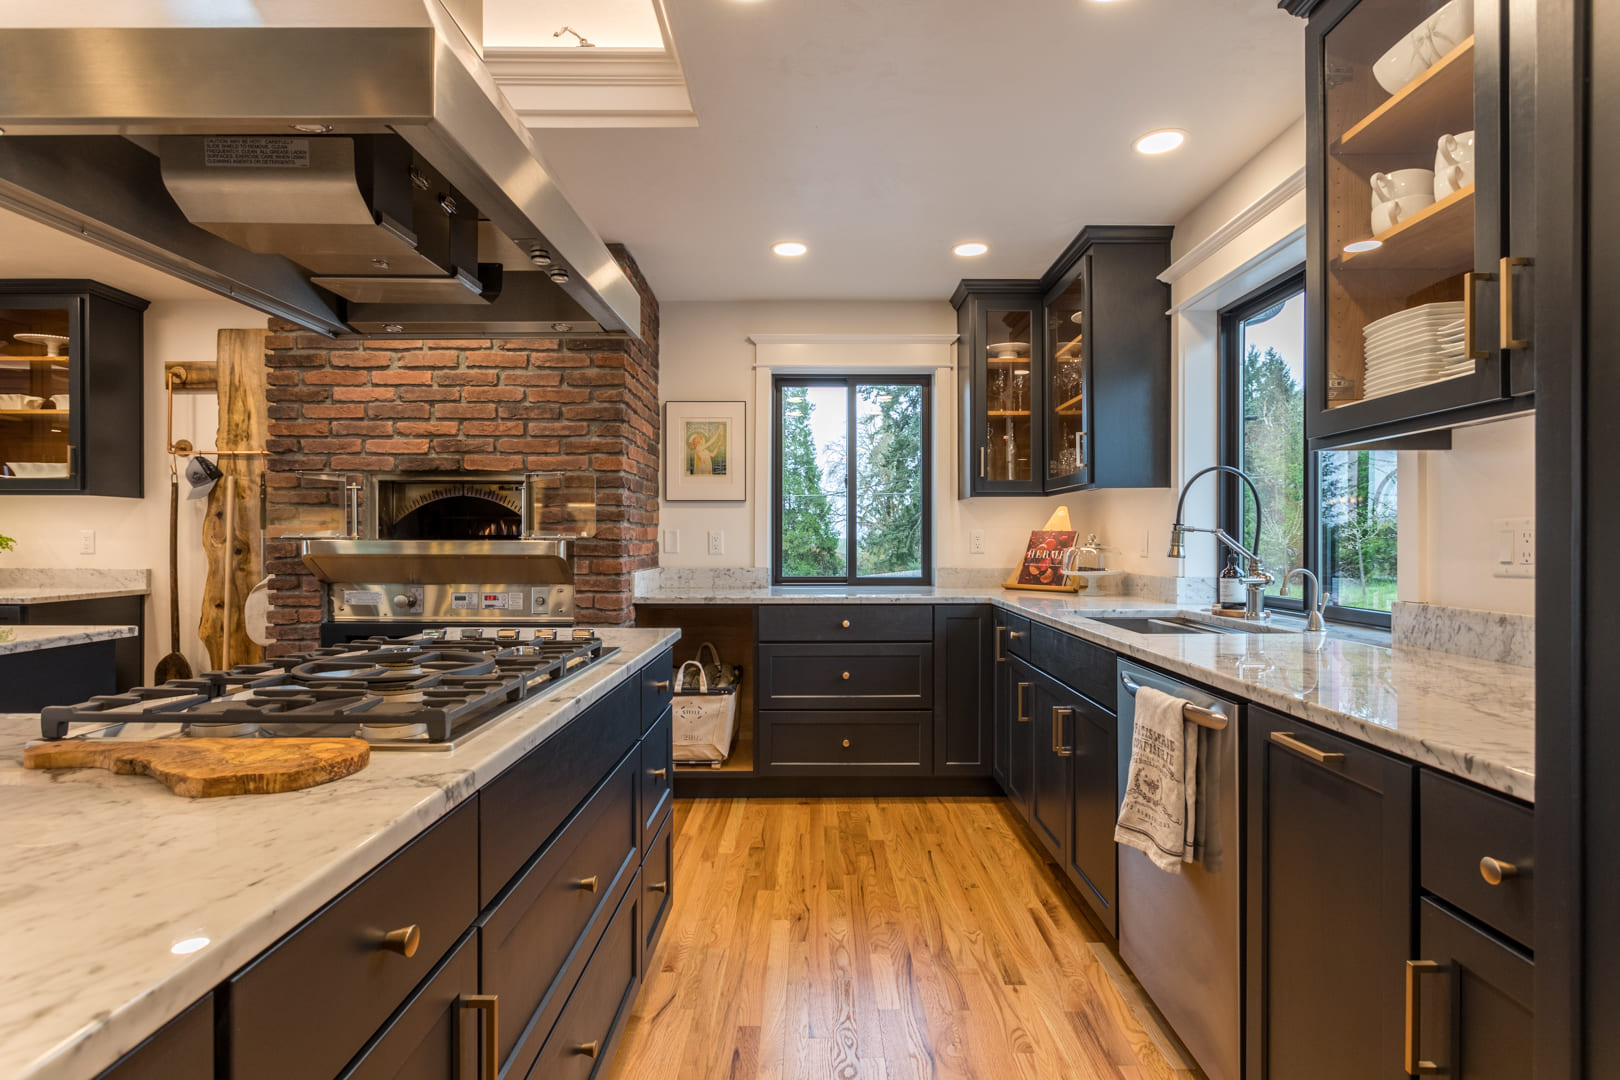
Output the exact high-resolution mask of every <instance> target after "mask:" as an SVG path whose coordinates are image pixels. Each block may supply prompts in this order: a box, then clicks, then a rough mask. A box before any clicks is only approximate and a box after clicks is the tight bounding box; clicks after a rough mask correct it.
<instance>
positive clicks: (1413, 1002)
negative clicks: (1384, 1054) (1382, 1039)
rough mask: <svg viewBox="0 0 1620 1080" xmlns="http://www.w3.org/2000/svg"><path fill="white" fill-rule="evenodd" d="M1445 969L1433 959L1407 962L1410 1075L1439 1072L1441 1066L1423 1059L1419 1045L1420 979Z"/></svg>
mask: <svg viewBox="0 0 1620 1080" xmlns="http://www.w3.org/2000/svg"><path fill="white" fill-rule="evenodd" d="M1443 970H1445V969H1444V968H1442V967H1441V966H1440V965H1439V964H1437V963H1435V962H1434V961H1433V960H1408V961H1407V962H1406V1074H1407V1075H1408V1076H1422V1075H1423V1074H1425V1073H1437V1072H1439V1071H1440V1066H1438V1065H1436V1064H1435V1063H1434V1062H1432V1061H1425V1060H1424V1059H1423V1052H1422V1050H1421V1049H1420V1048H1419V1047H1418V1036H1419V1029H1420V1028H1421V1026H1422V1023H1423V1017H1422V1012H1421V1009H1420V1007H1419V1005H1418V980H1419V979H1420V978H1422V977H1423V976H1424V975H1434V974H1436V973H1438V972H1440V971H1443Z"/></svg>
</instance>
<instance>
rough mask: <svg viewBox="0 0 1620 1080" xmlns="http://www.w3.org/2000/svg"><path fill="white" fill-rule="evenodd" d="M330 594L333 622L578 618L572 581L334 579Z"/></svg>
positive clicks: (551, 621) (554, 621)
mask: <svg viewBox="0 0 1620 1080" xmlns="http://www.w3.org/2000/svg"><path fill="white" fill-rule="evenodd" d="M327 596H328V599H329V610H330V612H331V618H332V620H333V621H334V622H376V621H379V620H387V619H409V620H411V621H412V622H422V621H424V620H425V621H429V622H431V621H436V620H442V621H444V622H446V623H466V622H494V623H533V624H538V625H555V626H565V625H569V624H571V623H572V622H573V621H574V587H573V586H572V585H534V584H522V585H520V584H511V583H507V584H487V583H486V584H481V585H468V584H463V585H390V584H385V583H377V582H367V583H359V582H332V583H330V584H329V585H328V586H327Z"/></svg>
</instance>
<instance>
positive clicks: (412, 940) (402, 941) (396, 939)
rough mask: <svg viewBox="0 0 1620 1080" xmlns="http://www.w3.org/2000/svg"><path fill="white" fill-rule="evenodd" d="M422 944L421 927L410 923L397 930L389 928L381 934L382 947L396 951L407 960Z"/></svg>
mask: <svg viewBox="0 0 1620 1080" xmlns="http://www.w3.org/2000/svg"><path fill="white" fill-rule="evenodd" d="M421 944H422V928H421V927H419V926H417V925H416V924H415V923H412V924H411V925H409V926H406V927H402V928H401V929H399V930H390V931H388V933H386V934H384V935H383V939H382V948H383V949H385V950H386V951H388V952H391V953H398V954H399V955H401V956H403V957H405V958H406V959H407V960H409V959H410V958H411V957H413V956H415V955H416V950H417V948H418V947H420V946H421Z"/></svg>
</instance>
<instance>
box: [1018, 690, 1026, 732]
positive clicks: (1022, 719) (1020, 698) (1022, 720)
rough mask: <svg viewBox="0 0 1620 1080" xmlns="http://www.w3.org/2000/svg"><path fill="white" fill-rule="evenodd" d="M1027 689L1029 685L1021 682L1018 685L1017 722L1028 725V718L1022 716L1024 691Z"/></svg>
mask: <svg viewBox="0 0 1620 1080" xmlns="http://www.w3.org/2000/svg"><path fill="white" fill-rule="evenodd" d="M1028 689H1029V683H1027V682H1021V683H1019V684H1018V722H1019V723H1020V724H1027V723H1029V717H1027V716H1025V715H1024V691H1025V690H1028Z"/></svg>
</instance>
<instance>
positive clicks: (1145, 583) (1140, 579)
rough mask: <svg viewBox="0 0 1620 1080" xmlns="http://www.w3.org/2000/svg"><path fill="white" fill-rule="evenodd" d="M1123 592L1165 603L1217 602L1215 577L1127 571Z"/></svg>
mask: <svg viewBox="0 0 1620 1080" xmlns="http://www.w3.org/2000/svg"><path fill="white" fill-rule="evenodd" d="M1123 592H1124V594H1125V595H1126V596H1135V597H1139V598H1140V599H1143V600H1154V601H1157V602H1159V603H1163V604H1176V605H1178V606H1180V607H1203V606H1208V605H1210V604H1213V603H1214V602H1215V579H1214V578H1212V577H1169V576H1166V575H1163V574H1132V573H1127V574H1126V575H1125V580H1124V587H1123Z"/></svg>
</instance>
